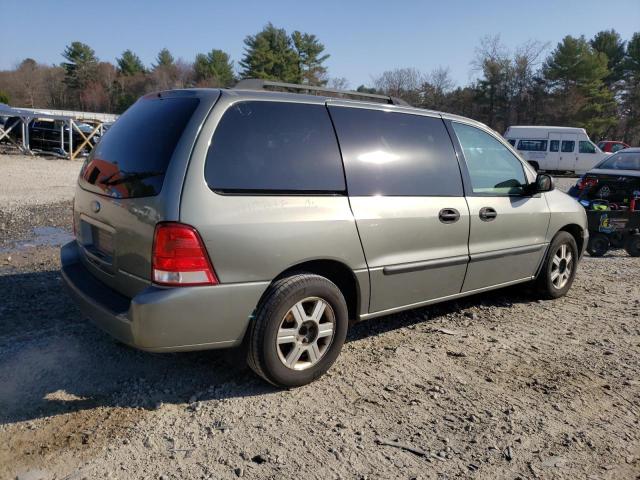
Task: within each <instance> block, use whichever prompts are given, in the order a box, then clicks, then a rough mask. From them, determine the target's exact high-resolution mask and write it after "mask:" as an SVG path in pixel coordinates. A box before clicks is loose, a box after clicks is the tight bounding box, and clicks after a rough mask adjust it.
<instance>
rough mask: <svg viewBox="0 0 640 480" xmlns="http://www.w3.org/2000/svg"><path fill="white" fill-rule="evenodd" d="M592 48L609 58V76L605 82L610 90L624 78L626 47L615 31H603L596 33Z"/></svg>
mask: <svg viewBox="0 0 640 480" xmlns="http://www.w3.org/2000/svg"><path fill="white" fill-rule="evenodd" d="M589 43H590V44H591V47H592V48H593V49H594V50H595V51H596V52H600V53H604V54H605V55H606V56H607V68H608V69H609V74H608V75H607V76H606V77H605V78H604V82H605V83H606V84H607V86H608V87H609V88H611V87H612V85H613V84H614V83H615V82H617V81H619V80H620V79H621V78H622V75H623V72H624V57H625V45H624V41H623V40H622V39H621V38H620V34H619V33H618V32H616V31H615V30H613V29H612V30H603V31H601V32H598V33H596V35H595V36H594V37H593V39H592V40H591V42H589Z"/></svg>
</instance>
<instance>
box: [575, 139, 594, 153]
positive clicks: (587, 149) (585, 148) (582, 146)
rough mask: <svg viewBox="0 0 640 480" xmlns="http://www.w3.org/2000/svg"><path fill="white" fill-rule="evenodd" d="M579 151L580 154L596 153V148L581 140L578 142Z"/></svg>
mask: <svg viewBox="0 0 640 480" xmlns="http://www.w3.org/2000/svg"><path fill="white" fill-rule="evenodd" d="M578 150H579V152H580V153H596V146H595V145H594V144H593V143H591V142H587V141H585V140H580V141H579V142H578Z"/></svg>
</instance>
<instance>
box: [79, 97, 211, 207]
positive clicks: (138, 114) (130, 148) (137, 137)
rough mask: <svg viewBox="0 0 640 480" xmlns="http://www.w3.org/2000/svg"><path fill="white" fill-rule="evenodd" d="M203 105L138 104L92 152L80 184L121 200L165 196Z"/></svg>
mask: <svg viewBox="0 0 640 480" xmlns="http://www.w3.org/2000/svg"><path fill="white" fill-rule="evenodd" d="M198 103H199V100H198V99H197V98H193V97H191V98H184V97H167V98H158V97H144V98H141V99H140V100H138V101H137V102H136V103H135V104H134V105H133V106H132V107H131V108H129V109H128V110H127V111H126V112H125V113H124V114H123V115H122V116H121V117H120V118H119V119H118V120H117V121H116V122H115V123H114V124H113V125H112V126H111V128H109V130H108V131H107V132H106V133H105V134H104V136H103V138H102V139H101V140H100V143H98V145H97V146H96V148H95V149H94V150H93V151H92V152H91V155H90V156H89V157H88V158H87V161H86V162H85V164H84V166H83V168H82V171H81V173H80V184H81V185H82V186H83V187H84V188H87V189H89V190H92V191H94V192H96V193H100V194H103V195H109V196H112V197H118V198H131V197H147V196H153V195H157V194H158V193H160V190H161V189H162V184H163V181H164V175H165V173H166V171H167V168H168V166H169V161H170V160H171V157H172V155H173V151H174V150H175V148H176V145H177V144H178V141H179V140H180V137H181V136H182V133H183V131H184V129H185V127H186V125H187V123H188V122H189V119H190V118H191V116H192V115H193V112H194V111H195V109H196V107H197V106H198Z"/></svg>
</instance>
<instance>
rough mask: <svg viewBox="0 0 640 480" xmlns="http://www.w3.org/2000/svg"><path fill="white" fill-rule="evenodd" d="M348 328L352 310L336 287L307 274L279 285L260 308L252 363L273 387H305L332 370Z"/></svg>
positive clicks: (250, 351)
mask: <svg viewBox="0 0 640 480" xmlns="http://www.w3.org/2000/svg"><path fill="white" fill-rule="evenodd" d="M347 327H348V312H347V304H346V302H345V300H344V297H343V295H342V292H340V289H339V288H338V287H337V286H336V285H335V284H334V283H333V282H331V281H330V280H328V279H327V278H325V277H321V276H319V275H313V274H306V273H301V274H296V275H292V276H290V277H286V278H283V279H280V280H278V281H276V282H275V283H274V284H273V285H271V286H270V287H269V290H268V291H267V292H266V294H265V296H264V298H263V300H262V301H261V303H260V305H259V306H258V309H257V312H256V316H255V319H254V322H253V323H252V325H251V329H250V331H249V339H248V340H249V341H248V347H249V349H248V355H247V362H248V364H249V366H250V367H251V368H252V369H253V370H254V371H255V372H256V373H257V374H258V375H260V376H261V377H262V378H264V379H265V380H267V381H268V382H270V383H272V384H273V385H276V386H279V387H298V386H301V385H305V384H307V383H310V382H312V381H314V380H316V379H317V378H319V377H320V376H322V375H323V374H324V373H325V372H326V371H327V370H328V369H329V368H330V367H331V365H332V364H333V362H334V361H335V360H336V358H337V357H338V355H339V354H340V350H341V349H342V345H343V343H344V340H345V338H346V335H347Z"/></svg>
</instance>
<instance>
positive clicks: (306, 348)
mask: <svg viewBox="0 0 640 480" xmlns="http://www.w3.org/2000/svg"><path fill="white" fill-rule="evenodd" d="M334 330H335V314H334V313H333V309H332V308H331V305H329V304H328V303H327V302H326V301H325V300H323V299H322V298H319V297H307V298H305V299H303V300H300V301H299V302H298V303H296V304H295V305H294V306H293V307H291V308H290V309H289V311H288V312H287V313H286V314H285V316H284V317H283V318H282V321H281V322H280V327H279V328H278V338H277V339H276V349H277V351H278V357H279V358H280V361H281V362H282V363H283V364H284V365H285V366H286V367H287V368H291V369H292V370H305V369H307V368H309V367H311V366H313V365H315V364H316V363H318V362H319V361H320V359H321V358H322V357H323V356H324V355H325V354H326V353H327V351H328V350H329V347H330V346H331V342H332V341H333V333H334Z"/></svg>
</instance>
